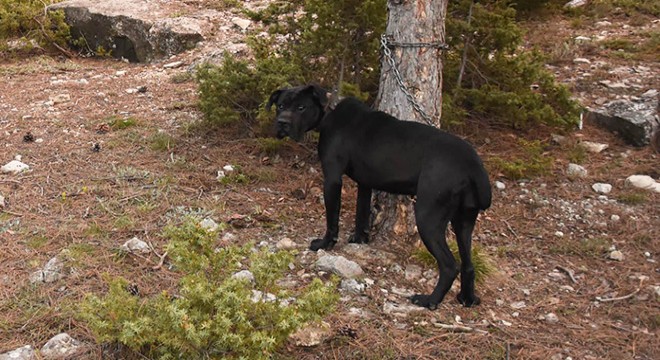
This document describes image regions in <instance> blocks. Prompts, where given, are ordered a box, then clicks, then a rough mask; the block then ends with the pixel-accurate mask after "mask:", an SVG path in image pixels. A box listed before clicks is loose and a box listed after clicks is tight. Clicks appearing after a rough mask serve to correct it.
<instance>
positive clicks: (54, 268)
mask: <svg viewBox="0 0 660 360" xmlns="http://www.w3.org/2000/svg"><path fill="white" fill-rule="evenodd" d="M67 254H68V251H66V250H63V251H62V252H60V254H59V255H57V256H55V257H53V258H51V259H50V260H48V262H47V263H46V265H44V267H43V268H41V269H39V270H37V271H35V272H33V273H32V275H30V283H32V284H39V283H52V282H55V281H57V280H60V279H63V278H65V277H66V276H67V275H68V274H69V272H70V269H69V268H68V267H67V266H66V265H65V259H66V257H67V256H68V255H67Z"/></svg>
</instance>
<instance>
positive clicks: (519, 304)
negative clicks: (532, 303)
mask: <svg viewBox="0 0 660 360" xmlns="http://www.w3.org/2000/svg"><path fill="white" fill-rule="evenodd" d="M509 306H510V307H511V308H512V309H515V310H519V309H523V308H526V307H527V304H525V302H524V301H516V302H513V303H511V305H509Z"/></svg>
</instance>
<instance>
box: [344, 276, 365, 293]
mask: <svg viewBox="0 0 660 360" xmlns="http://www.w3.org/2000/svg"><path fill="white" fill-rule="evenodd" d="M339 288H340V289H342V290H343V291H345V292H348V293H351V294H357V295H359V294H361V293H362V292H363V291H364V289H365V288H366V286H365V285H364V284H360V283H359V282H358V281H357V280H355V279H343V280H342V281H341V284H340V285H339Z"/></svg>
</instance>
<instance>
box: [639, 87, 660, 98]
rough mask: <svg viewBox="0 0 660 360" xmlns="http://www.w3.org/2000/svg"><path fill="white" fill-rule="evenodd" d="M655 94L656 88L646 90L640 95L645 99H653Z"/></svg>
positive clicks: (656, 94) (656, 92)
mask: <svg viewBox="0 0 660 360" xmlns="http://www.w3.org/2000/svg"><path fill="white" fill-rule="evenodd" d="M656 96H658V90H656V89H650V90H647V91H646V92H645V93H643V94H642V95H641V97H643V98H646V99H653V98H655V97H656Z"/></svg>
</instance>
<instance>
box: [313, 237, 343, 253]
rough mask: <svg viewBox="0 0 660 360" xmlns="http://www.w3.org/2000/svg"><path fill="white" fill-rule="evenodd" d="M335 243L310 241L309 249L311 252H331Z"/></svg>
mask: <svg viewBox="0 0 660 360" xmlns="http://www.w3.org/2000/svg"><path fill="white" fill-rule="evenodd" d="M336 243H337V242H336V241H326V240H325V239H316V240H312V242H311V244H309V249H310V250H312V251H318V250H321V249H324V250H332V248H333V247H335V244H336Z"/></svg>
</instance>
